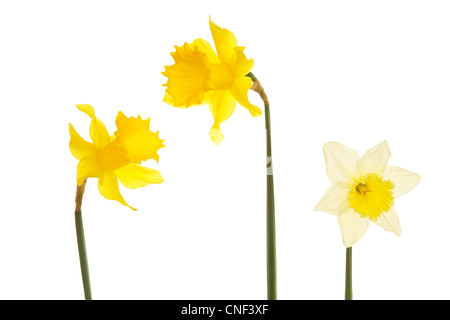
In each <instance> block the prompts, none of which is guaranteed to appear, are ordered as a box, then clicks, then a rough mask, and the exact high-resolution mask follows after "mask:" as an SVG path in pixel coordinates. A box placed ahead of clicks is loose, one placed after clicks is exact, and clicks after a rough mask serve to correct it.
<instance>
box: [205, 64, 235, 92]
mask: <svg viewBox="0 0 450 320" xmlns="http://www.w3.org/2000/svg"><path fill="white" fill-rule="evenodd" d="M209 67H210V70H211V73H210V77H211V82H212V84H213V86H214V89H216V90H225V89H230V88H231V85H232V84H233V81H234V76H233V71H232V70H231V66H230V65H229V64H228V63H211V64H210V65H209Z"/></svg>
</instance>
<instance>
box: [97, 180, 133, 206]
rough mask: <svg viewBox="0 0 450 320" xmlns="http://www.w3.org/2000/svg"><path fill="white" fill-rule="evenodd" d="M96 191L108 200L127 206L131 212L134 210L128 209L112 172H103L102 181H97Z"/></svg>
mask: <svg viewBox="0 0 450 320" xmlns="http://www.w3.org/2000/svg"><path fill="white" fill-rule="evenodd" d="M98 191H99V192H100V194H101V195H102V196H104V197H105V198H106V199H108V200H115V201H118V202H120V203H121V204H123V205H124V206H127V207H129V208H131V209H133V210H137V209H136V208H133V207H130V206H129V205H128V203H127V202H126V201H125V200H124V199H123V197H122V194H121V193H120V190H119V183H118V181H117V177H116V175H115V174H114V173H113V172H105V173H104V175H103V179H99V180H98Z"/></svg>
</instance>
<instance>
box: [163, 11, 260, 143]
mask: <svg viewBox="0 0 450 320" xmlns="http://www.w3.org/2000/svg"><path fill="white" fill-rule="evenodd" d="M209 26H210V29H211V34H212V37H213V40H214V44H215V47H216V52H217V54H216V52H214V50H213V48H212V47H211V45H210V44H209V43H208V42H207V41H205V40H203V39H195V40H194V41H193V42H192V43H190V44H188V43H185V44H184V45H183V46H181V47H178V46H175V52H172V53H171V55H172V57H173V59H174V61H175V64H174V65H172V66H166V67H165V71H164V72H163V73H162V74H163V75H164V76H166V77H167V78H168V80H167V83H166V84H165V85H164V86H166V87H167V89H166V92H165V96H164V101H165V102H167V103H169V104H171V105H172V106H174V107H180V108H188V107H191V106H196V105H203V104H209V108H210V111H211V113H212V115H213V117H214V124H213V126H212V128H211V130H210V131H209V136H210V138H211V140H212V141H213V142H214V143H216V144H217V145H219V144H220V143H221V142H222V140H223V134H222V132H221V131H220V125H221V123H222V122H224V121H225V120H227V119H228V118H229V117H230V116H231V115H232V114H233V112H234V109H235V107H236V101H237V102H239V104H240V105H241V106H243V107H244V108H246V109H248V110H249V111H250V114H251V115H252V116H253V117H257V116H260V115H261V114H262V112H261V110H260V109H259V108H258V107H257V106H255V105H253V104H251V103H250V101H249V100H248V96H247V93H248V90H249V89H250V87H251V85H252V79H251V78H249V77H246V75H247V74H248V73H249V72H250V70H251V69H252V68H253V59H247V58H246V56H245V54H244V47H241V46H238V45H237V40H236V37H235V36H234V34H233V33H232V32H231V31H229V30H227V29H224V28H220V27H219V26H217V25H216V24H215V23H214V22H212V21H211V19H210V21H209Z"/></svg>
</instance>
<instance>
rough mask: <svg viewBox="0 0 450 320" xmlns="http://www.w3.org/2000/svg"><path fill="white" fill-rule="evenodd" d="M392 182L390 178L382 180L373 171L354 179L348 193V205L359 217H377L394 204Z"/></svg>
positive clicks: (373, 218)
mask: <svg viewBox="0 0 450 320" xmlns="http://www.w3.org/2000/svg"><path fill="white" fill-rule="evenodd" d="M393 189H394V184H393V183H392V182H391V181H390V180H383V179H382V177H380V176H378V175H377V174H375V173H369V174H367V175H366V176H364V177H362V178H360V179H358V180H356V179H355V181H354V183H353V184H352V186H351V188H350V192H349V193H348V201H349V203H350V207H351V208H352V209H353V210H355V211H356V212H358V213H359V215H360V216H361V217H369V218H370V219H371V220H376V219H378V217H379V216H381V214H382V213H384V212H388V211H389V210H391V208H392V206H393V204H394V196H393V195H392V190H393Z"/></svg>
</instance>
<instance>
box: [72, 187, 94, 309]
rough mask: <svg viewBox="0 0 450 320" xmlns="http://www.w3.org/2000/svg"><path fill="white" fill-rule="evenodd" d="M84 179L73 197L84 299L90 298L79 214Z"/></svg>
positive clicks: (82, 230) (81, 219)
mask: <svg viewBox="0 0 450 320" xmlns="http://www.w3.org/2000/svg"><path fill="white" fill-rule="evenodd" d="M85 186H86V180H84V181H83V183H82V184H81V186H77V193H76V197H75V203H76V207H75V227H76V230H77V243H78V254H79V256H80V267H81V277H82V279H83V288H84V298H85V300H92V293H91V282H90V279H89V266H88V260H87V253H86V242H85V240H84V229H83V218H82V216H81V202H82V200H83V194H84V188H85Z"/></svg>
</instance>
